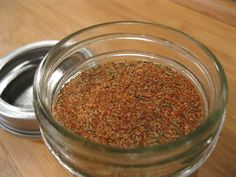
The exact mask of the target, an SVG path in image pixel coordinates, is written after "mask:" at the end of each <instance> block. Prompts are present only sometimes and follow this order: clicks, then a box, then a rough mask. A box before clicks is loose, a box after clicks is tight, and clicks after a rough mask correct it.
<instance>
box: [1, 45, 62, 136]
mask: <svg viewBox="0 0 236 177" xmlns="http://www.w3.org/2000/svg"><path fill="white" fill-rule="evenodd" d="M57 42H58V41H57V40H46V41H38V42H33V43H30V44H27V45H24V46H22V47H19V48H17V49H15V50H13V51H12V52H10V53H8V54H7V55H5V56H3V57H0V85H1V87H2V88H1V89H0V127H2V128H3V129H5V130H6V131H8V132H10V133H13V134H16V135H20V136H24V137H40V136H41V133H40V130H39V126H38V122H37V119H36V117H35V112H34V108H33V96H31V94H30V90H29V91H28V88H29V89H30V87H31V85H33V83H32V84H31V80H32V79H34V74H33V73H32V72H35V70H36V69H37V67H38V65H39V63H40V62H41V60H42V58H43V57H44V56H45V54H46V53H47V52H48V51H49V50H50V49H51V48H52V47H53V46H54V45H55V44H56V43H57ZM24 63H25V64H24ZM31 65H32V66H31ZM33 66H34V67H33ZM25 71H26V72H28V73H24V72H25ZM11 75H12V76H11ZM20 77H23V78H21V80H19V78H20ZM22 79H23V80H22ZM1 81H2V83H1ZM22 81H23V82H22ZM11 84H13V85H11ZM25 89H27V90H25ZM25 91H26V92H25ZM17 92H18V93H19V94H18V93H17ZM5 93H6V94H5ZM3 94H4V95H3ZM21 94H26V97H25V95H23V99H21V98H20V96H21ZM3 96H4V97H5V98H4V97H3ZM18 98H20V99H19V102H18V100H17V99H18ZM31 99H32V101H31ZM16 100H17V101H16ZM8 101H9V102H8ZM15 101H16V102H15ZM21 101H22V103H23V104H22V106H21ZM29 101H30V105H32V107H29V108H28V107H24V106H25V104H24V103H27V102H29ZM31 102H32V103H31ZM15 103H18V104H19V103H20V104H19V105H20V106H18V105H17V104H15ZM26 106H28V104H26Z"/></svg>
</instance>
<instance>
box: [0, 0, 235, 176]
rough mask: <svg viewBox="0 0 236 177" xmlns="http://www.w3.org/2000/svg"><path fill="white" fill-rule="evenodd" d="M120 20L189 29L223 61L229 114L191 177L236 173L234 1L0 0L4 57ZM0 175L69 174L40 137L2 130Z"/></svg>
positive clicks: (0, 45) (0, 40)
mask: <svg viewBox="0 0 236 177" xmlns="http://www.w3.org/2000/svg"><path fill="white" fill-rule="evenodd" d="M116 20H141V21H149V22H157V23H161V24H164V25H168V26H171V27H174V28H177V29H179V30H181V31H184V32H186V33H188V34H189V35H191V36H193V37H195V38H196V39H198V40H200V41H201V42H203V43H204V44H205V45H206V46H208V47H209V48H210V49H211V50H212V51H213V52H214V53H215V54H216V55H217V56H218V57H219V59H220V62H221V64H222V65H223V67H224V69H225V72H226V75H227V77H228V84H229V100H228V114H227V118H226V121H225V125H224V127H223V131H222V133H221V136H220V139H219V142H218V144H217V146H216V149H215V151H214V152H213V154H212V155H211V156H210V158H209V159H208V160H207V162H206V163H205V164H204V165H203V166H202V167H201V168H200V169H199V170H198V171H197V172H196V173H195V174H193V175H192V176H195V177H226V176H227V177H234V176H236V2H233V1H227V0H214V1H213V0H212V1H210V0H200V1H197V0H190V1H187V0H166V1H165V0H136V1H127V0H110V1H104V0H66V1H65V0H37V1H34V0H1V1H0V56H3V55H4V54H6V53H8V52H10V51H11V50H13V49H15V48H16V47H19V46H22V45H24V44H27V43H30V42H33V41H39V40H47V39H62V38H63V37H65V36H67V35H68V34H70V33H72V32H74V31H77V30H80V29H82V28H85V27H87V26H91V25H94V24H98V23H102V22H108V21H116ZM0 176H1V177H55V176H56V177H69V176H72V175H70V174H69V173H68V172H67V171H66V170H65V169H64V168H63V167H61V166H60V165H59V163H58V162H57V161H56V160H55V159H54V158H53V157H52V155H51V154H50V153H49V150H48V149H47V148H46V146H45V145H44V144H43V142H42V140H40V139H38V140H34V139H27V138H22V137H18V136H15V135H12V134H9V133H7V132H5V131H4V130H3V129H0Z"/></svg>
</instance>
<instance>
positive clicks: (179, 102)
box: [54, 60, 204, 148]
mask: <svg viewBox="0 0 236 177" xmlns="http://www.w3.org/2000/svg"><path fill="white" fill-rule="evenodd" d="M203 113H204V106H203V101H202V97H201V96H200V94H199V92H198V90H197V89H196V87H195V86H194V84H193V83H192V81H191V80H190V79H189V78H187V77H186V76H184V75H183V74H182V73H180V72H178V71H176V70H174V69H173V68H171V67H169V66H165V65H161V64H155V63H153V62H146V61H138V60H137V61H116V62H107V63H104V64H101V65H98V66H96V67H94V68H90V69H87V70H84V71H83V72H82V73H81V74H79V75H78V76H76V77H75V78H73V79H71V80H70V81H69V82H68V83H66V84H65V86H64V87H63V88H62V89H61V91H60V93H59V95H58V97H57V99H56V102H55V105H54V114H55V118H56V119H57V120H58V121H59V122H60V123H61V124H63V125H64V126H65V127H66V128H68V129H70V130H71V131H73V132H74V133H76V134H78V135H80V136H82V137H84V138H86V139H89V140H91V141H94V142H96V143H99V144H105V145H110V146H114V147H120V148H133V147H145V146H150V145H154V144H165V143H168V142H170V141H173V140H175V139H177V138H178V137H181V136H183V135H186V134H188V133H190V132H191V131H193V130H194V129H195V128H196V127H197V126H199V124H200V123H201V122H202V120H203V117H204V116H203Z"/></svg>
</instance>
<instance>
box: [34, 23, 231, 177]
mask: <svg viewBox="0 0 236 177" xmlns="http://www.w3.org/2000/svg"><path fill="white" fill-rule="evenodd" d="M122 58H125V60H135V59H141V60H145V61H150V62H155V63H159V64H164V65H167V66H170V67H172V68H174V69H175V70H177V71H179V72H181V73H183V74H184V75H186V77H188V78H189V79H191V80H192V81H193V83H194V84H195V85H196V87H197V88H198V90H199V91H200V93H201V96H202V98H203V100H204V104H205V105H204V106H205V118H204V121H203V122H202V123H201V125H200V126H199V127H197V128H196V129H195V130H194V131H193V132H191V133H189V134H187V135H185V136H182V137H180V138H178V139H176V140H175V141H172V142H170V143H167V144H163V145H153V146H150V147H143V148H129V149H122V148H115V147H111V146H106V145H101V144H97V143H94V142H92V141H89V140H87V139H85V138H83V137H81V136H79V135H76V134H74V133H73V132H72V131H70V130H68V129H66V128H65V127H63V126H62V125H61V124H60V123H59V122H58V121H57V120H56V118H55V117H54V114H53V105H54V104H55V99H56V98H57V96H58V94H59V92H60V90H61V88H62V87H63V86H64V85H65V83H66V82H68V81H69V80H70V79H71V78H72V77H73V76H74V75H75V74H76V73H79V72H81V71H83V70H84V69H86V68H91V67H94V66H96V65H99V64H101V63H103V62H105V61H113V60H122ZM33 94H34V108H35V112H36V116H37V119H38V121H39V124H40V130H41V133H42V137H43V139H44V141H45V143H46V145H47V146H48V148H49V149H50V151H51V152H52V154H53V155H54V156H55V157H56V159H57V160H58V161H59V162H60V163H61V164H62V165H63V166H64V167H65V168H66V169H68V170H69V171H70V172H71V173H73V174H74V175H76V176H94V177H126V176H127V177H130V176H132V177H136V176H137V177H139V176H140V177H141V176H142V177H146V176H147V177H150V176H153V177H156V176H159V177H162V176H187V175H189V174H191V173H193V172H194V171H195V170H196V169H197V168H198V167H199V166H200V165H201V164H202V163H203V162H204V161H205V160H206V159H207V158H208V156H209V155H210V153H211V152H212V151H213V149H214V147H215V145H216V143H217V140H218V137H219V133H220V131H221V128H222V126H223V122H224V117H225V108H226V102H227V83H226V78H225V74H224V71H223V69H222V67H221V65H220V63H219V62H218V60H217V59H216V57H215V56H214V55H213V54H212V53H211V52H210V51H209V49H207V48H206V47H205V46H204V45H203V44H201V43H200V42H198V41H196V40H195V39H193V38H192V37H190V36H188V35H186V34H184V33H182V32H180V31H177V30H175V29H172V28H169V27H165V26H162V25H158V24H151V23H143V22H112V23H105V24H100V25H96V26H92V27H89V28H86V29H83V30H81V31H78V32H75V33H73V34H72V35H70V36H68V37H66V38H65V39H63V40H61V41H60V42H59V43H58V44H57V45H56V46H55V47H54V48H53V49H52V50H50V51H49V53H48V54H47V56H46V57H45V58H44V59H43V61H42V62H41V64H40V66H39V68H38V70H37V73H36V76H35V81H34V92H33Z"/></svg>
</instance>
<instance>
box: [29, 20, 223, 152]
mask: <svg viewBox="0 0 236 177" xmlns="http://www.w3.org/2000/svg"><path fill="white" fill-rule="evenodd" d="M115 24H120V25H128V24H135V25H147V26H149V25H150V26H154V27H157V28H162V29H164V30H166V31H169V32H173V33H176V34H179V35H181V37H184V38H186V39H187V40H189V41H191V42H192V43H193V44H194V45H195V46H197V47H198V48H200V49H201V50H202V51H203V52H204V53H205V54H206V55H207V56H208V58H209V59H210V60H211V62H212V63H213V64H214V66H215V67H216V69H217V71H218V72H217V73H218V76H219V78H220V91H219V93H220V94H219V97H218V98H217V99H216V104H215V106H214V108H213V109H212V111H211V112H210V114H209V115H208V116H207V118H206V119H205V120H204V121H203V122H202V123H201V124H200V125H199V126H198V127H197V128H196V129H195V130H194V131H192V132H190V133H189V134H187V135H184V136H181V137H179V138H177V139H176V140H174V141H171V142H169V143H167V144H157V145H152V146H147V147H138V148H127V149H124V148H119V147H113V146H109V145H103V144H99V143H95V142H93V141H91V140H88V139H85V138H84V137H82V136H80V135H77V134H75V133H73V132H71V131H69V130H68V129H67V128H65V127H63V126H62V125H60V123H59V122H57V121H56V120H55V118H54V117H53V115H52V113H51V111H50V110H48V108H47V106H46V104H45V103H44V101H43V99H42V97H41V96H40V95H41V94H40V92H41V90H40V89H39V87H40V84H39V83H40V74H39V73H40V71H41V70H42V68H43V66H44V65H45V64H44V63H45V60H47V58H48V57H49V56H50V55H51V54H52V53H53V52H54V51H55V50H57V48H59V47H60V46H62V45H63V44H65V43H66V42H68V41H69V40H71V39H73V38H74V37H75V36H77V35H79V34H82V33H84V32H87V31H89V30H92V29H95V28H99V27H103V26H108V25H115ZM227 90H228V88H227V79H226V76H225V73H224V70H223V67H222V66H221V64H220V62H219V61H218V59H217V57H216V56H215V55H214V54H213V53H212V52H211V51H210V50H209V49H208V48H207V47H206V46H205V45H204V44H202V43H201V42H199V41H198V40H196V39H195V38H193V37H191V36H189V35H188V34H186V33H184V32H182V31H179V30H177V29H175V28H171V27H168V26H165V25H161V24H156V23H149V22H140V21H114V22H107V23H102V24H97V25H94V26H90V27H87V28H84V29H82V30H79V31H76V32H74V33H72V34H71V35H69V36H67V37H65V38H64V39H62V40H61V41H59V42H58V43H57V44H56V45H55V46H54V47H53V48H52V49H51V50H50V51H49V53H48V54H47V55H46V57H45V58H44V59H43V61H42V62H41V63H40V65H39V68H38V70H37V72H36V75H35V81H34V88H33V94H34V98H35V99H34V102H35V101H38V102H39V105H40V109H42V111H43V113H44V114H45V115H46V116H45V118H46V119H47V121H48V122H49V123H50V124H51V125H52V126H53V127H54V128H55V129H56V130H58V131H59V132H60V133H62V134H63V135H64V136H66V137H69V138H71V139H73V140H76V141H79V142H83V143H86V145H88V146H89V147H91V148H96V149H103V150H105V151H108V152H114V153H145V152H148V153H152V152H164V151H170V150H172V149H173V148H176V147H179V146H181V145H183V144H184V143H186V142H189V141H191V140H192V139H193V138H195V137H198V136H200V135H201V134H202V133H203V132H206V131H207V130H208V128H209V126H210V125H215V124H216V123H217V122H218V120H219V119H220V117H222V116H219V114H223V113H224V110H225V107H226V104H227V97H228V92H227Z"/></svg>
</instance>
